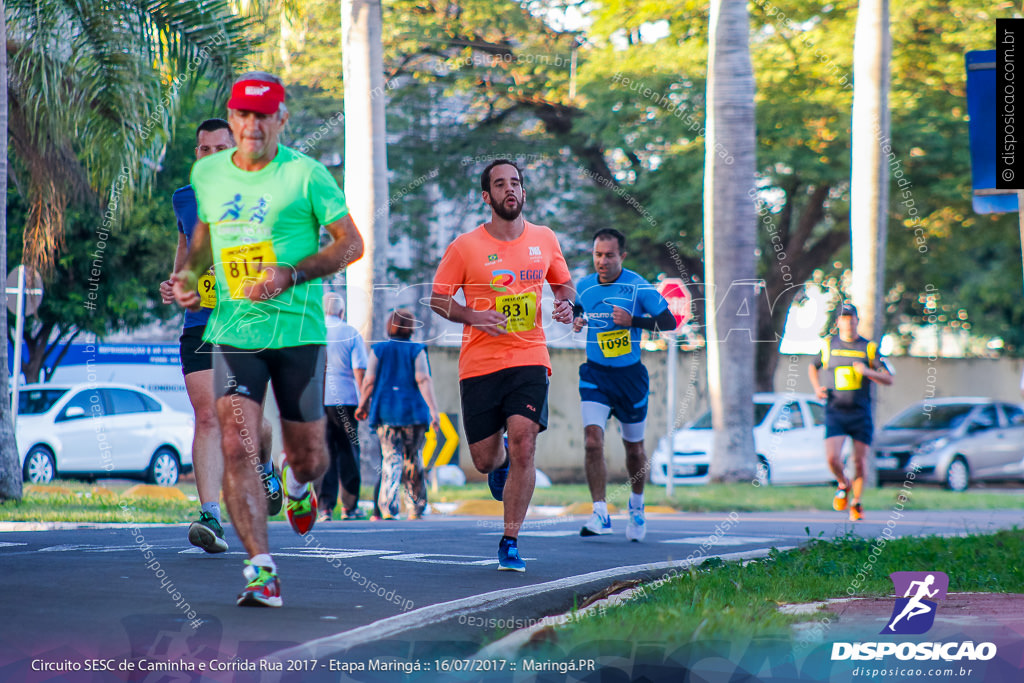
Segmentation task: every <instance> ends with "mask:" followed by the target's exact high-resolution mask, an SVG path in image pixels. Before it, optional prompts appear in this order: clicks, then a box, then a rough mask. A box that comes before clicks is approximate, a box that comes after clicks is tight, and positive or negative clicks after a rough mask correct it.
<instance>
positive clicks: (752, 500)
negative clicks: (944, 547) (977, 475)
mask: <svg viewBox="0 0 1024 683" xmlns="http://www.w3.org/2000/svg"><path fill="white" fill-rule="evenodd" d="M834 491H835V490H834V489H833V488H831V487H828V486H762V487H756V486H751V485H750V484H746V483H744V484H709V485H706V486H685V487H679V486H677V487H675V491H674V493H673V495H672V497H671V498H669V497H668V496H666V495H665V487H664V486H650V485H648V486H647V487H646V491H645V493H644V501H645V502H646V503H647V504H648V505H668V506H670V507H673V508H675V509H677V510H683V511H686V512H731V511H733V510H735V511H738V512H764V511H777V510H831V509H832V494H833V493H834ZM911 491H912V494H911V495H910V496H909V499H908V500H907V502H906V508H907V509H911V510H963V509H986V510H988V509H1007V508H1024V496H1020V495H1012V494H1008V493H1001V492H998V489H971V490H969V491H967V492H965V493H953V492H951V491H946V490H945V489H941V488H939V487H937V486H931V485H928V486H926V485H916V486H914V487H913V488H912V489H911ZM901 492H903V489H902V488H901V487H898V486H886V487H883V488H880V489H867V490H865V491H864V496H863V502H864V507H865V509H867V510H883V509H889V508H891V507H892V506H893V505H894V504H896V502H897V500H896V499H897V497H898V496H899V495H900V494H901ZM428 493H429V496H428V497H429V499H430V500H431V501H432V502H458V501H462V500H477V499H481V500H490V498H491V494H490V492H489V491H488V489H487V484H483V483H480V484H475V483H474V484H466V485H465V486H462V487H449V486H442V487H440V489H439V491H438V493H437V494H436V495H435V494H434V492H433V490H429V489H428ZM362 495H363V500H368V499H369V496H372V495H373V491H372V490H371V489H364V491H363V494H362ZM606 498H607V500H608V502H610V503H612V504H614V505H617V506H618V507H619V508H624V507H625V506H626V503H627V501H628V499H629V488H628V487H626V486H625V485H624V484H611V483H610V484H609V485H608V489H607V496H606ZM589 502H590V491H589V489H588V488H587V487H586V485H584V484H558V485H555V486H552V487H551V488H546V489H540V488H539V489H536V490H535V491H534V492H533V504H534V505H571V504H572V503H589Z"/></svg>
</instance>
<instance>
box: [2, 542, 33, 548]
mask: <svg viewBox="0 0 1024 683" xmlns="http://www.w3.org/2000/svg"><path fill="white" fill-rule="evenodd" d="M13 545H28V543H6V542H5V543H0V548H9V547H11V546H13Z"/></svg>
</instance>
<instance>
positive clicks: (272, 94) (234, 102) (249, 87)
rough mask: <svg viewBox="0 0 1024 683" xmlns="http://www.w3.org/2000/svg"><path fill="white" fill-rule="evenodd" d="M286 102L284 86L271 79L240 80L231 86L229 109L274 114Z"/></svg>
mask: <svg viewBox="0 0 1024 683" xmlns="http://www.w3.org/2000/svg"><path fill="white" fill-rule="evenodd" d="M282 102H284V87H283V86H282V85H280V84H278V83H273V82H271V81H256V80H249V81H238V82H237V83H235V84H234V85H233V86H231V99H229V100H228V109H243V110H245V111H255V112H259V113H260V114H274V113H277V110H278V109H279V108H280V106H281V103H282Z"/></svg>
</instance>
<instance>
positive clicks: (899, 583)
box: [879, 572, 949, 636]
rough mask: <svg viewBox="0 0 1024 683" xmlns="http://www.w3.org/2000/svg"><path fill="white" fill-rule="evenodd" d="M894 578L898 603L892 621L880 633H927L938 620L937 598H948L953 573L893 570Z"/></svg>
mask: <svg viewBox="0 0 1024 683" xmlns="http://www.w3.org/2000/svg"><path fill="white" fill-rule="evenodd" d="M889 578H890V579H892V585H893V588H894V589H895V590H896V595H902V596H903V597H901V598H900V597H898V598H896V604H895V605H893V607H892V616H890V617H889V623H888V624H887V625H886V627H885V628H883V629H882V630H881V631H879V633H884V634H889V635H891V634H899V635H905V636H906V635H919V634H921V633H927V632H928V629H930V628H931V627H932V624H934V623H935V612H936V610H937V609H938V605H937V603H936V602H935V601H936V600H945V599H946V591H947V590H949V577H948V576H946V574H944V573H943V572H893V573H892V574H889Z"/></svg>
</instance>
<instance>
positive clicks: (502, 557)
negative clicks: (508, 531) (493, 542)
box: [498, 538, 526, 572]
mask: <svg viewBox="0 0 1024 683" xmlns="http://www.w3.org/2000/svg"><path fill="white" fill-rule="evenodd" d="M498 571H500V572H525V571H526V563H525V562H523V559H522V558H521V557H519V546H518V545H516V542H515V541H514V540H512V541H510V540H508V539H504V538H503V539H501V542H500V543H498Z"/></svg>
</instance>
